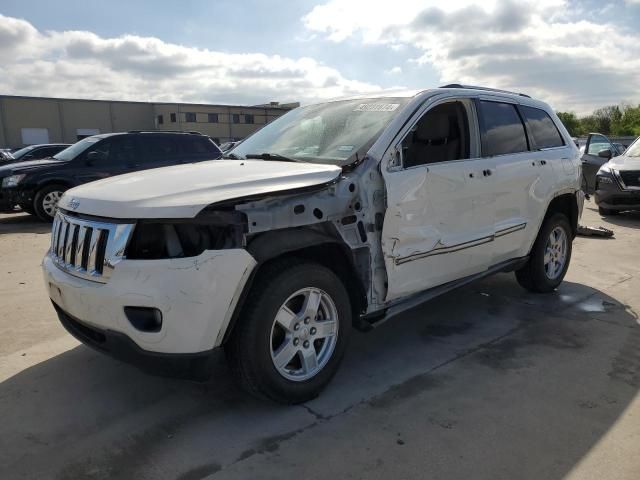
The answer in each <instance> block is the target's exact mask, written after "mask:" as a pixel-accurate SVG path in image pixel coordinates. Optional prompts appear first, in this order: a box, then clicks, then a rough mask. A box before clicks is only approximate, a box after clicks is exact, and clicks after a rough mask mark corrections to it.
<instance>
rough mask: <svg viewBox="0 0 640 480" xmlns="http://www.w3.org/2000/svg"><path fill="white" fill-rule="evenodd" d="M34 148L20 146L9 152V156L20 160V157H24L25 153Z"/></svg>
mask: <svg viewBox="0 0 640 480" xmlns="http://www.w3.org/2000/svg"><path fill="white" fill-rule="evenodd" d="M34 148H35V147H24V148H21V149H20V150H16V151H15V152H13V153H12V154H11V156H12V157H13V158H14V159H16V160H20V159H21V158H22V157H24V156H25V155H26V154H27V153H29V152H30V151H31V150H33V149H34Z"/></svg>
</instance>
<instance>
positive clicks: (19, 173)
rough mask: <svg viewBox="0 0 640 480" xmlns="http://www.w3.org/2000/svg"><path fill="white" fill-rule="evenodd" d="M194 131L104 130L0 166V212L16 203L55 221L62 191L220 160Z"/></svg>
mask: <svg viewBox="0 0 640 480" xmlns="http://www.w3.org/2000/svg"><path fill="white" fill-rule="evenodd" d="M221 156H222V152H221V151H220V149H219V148H218V147H217V146H216V144H215V143H214V142H213V141H212V140H211V139H210V138H209V137H207V136H205V135H202V134H200V133H198V132H142V131H133V132H126V133H107V134H102V135H94V136H92V137H87V138H85V139H83V140H80V141H79V142H78V143H75V144H74V145H71V146H70V147H69V148H67V149H65V150H62V151H61V152H59V153H57V154H55V155H54V156H53V157H51V158H47V159H43V160H34V161H28V162H18V163H12V164H10V165H6V166H0V182H1V187H0V212H5V213H6V212H16V211H18V210H17V209H16V207H20V208H21V209H22V210H24V211H26V212H28V213H31V214H35V215H37V216H38V217H39V218H40V219H42V220H44V221H51V220H52V219H53V216H54V213H55V209H56V205H57V203H58V200H59V199H60V197H61V196H62V194H63V192H64V191H65V190H68V189H69V188H72V187H75V186H76V185H81V184H83V183H88V182H92V181H94V180H100V179H101V178H106V177H111V176H114V175H120V174H123V173H129V172H135V171H137V170H145V169H148V168H157V167H165V166H169V165H177V164H181V163H191V162H201V161H203V160H214V159H217V158H220V157H221Z"/></svg>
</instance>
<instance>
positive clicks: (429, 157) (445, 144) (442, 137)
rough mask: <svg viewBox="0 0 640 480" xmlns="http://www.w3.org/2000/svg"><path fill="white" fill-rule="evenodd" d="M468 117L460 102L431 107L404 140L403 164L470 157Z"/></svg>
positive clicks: (412, 164) (411, 164) (421, 163)
mask: <svg viewBox="0 0 640 480" xmlns="http://www.w3.org/2000/svg"><path fill="white" fill-rule="evenodd" d="M469 143H470V140H469V119H468V117H467V111H466V109H465V108H464V105H463V104H462V103H461V102H448V103H443V104H441V105H437V106H436V107H434V108H432V109H431V110H429V111H428V112H427V113H425V114H424V116H423V117H422V118H421V119H420V120H419V121H418V123H417V124H416V125H415V126H414V128H413V129H412V130H411V132H410V133H409V134H408V135H407V136H406V137H405V139H404V140H403V141H402V159H403V166H404V168H409V167H415V166H417V165H424V164H427V163H438V162H447V161H450V160H461V159H465V158H469V151H470V148H469Z"/></svg>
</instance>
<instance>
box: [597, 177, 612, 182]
mask: <svg viewBox="0 0 640 480" xmlns="http://www.w3.org/2000/svg"><path fill="white" fill-rule="evenodd" d="M597 180H598V183H613V179H612V178H611V177H604V176H601V175H598V178H597Z"/></svg>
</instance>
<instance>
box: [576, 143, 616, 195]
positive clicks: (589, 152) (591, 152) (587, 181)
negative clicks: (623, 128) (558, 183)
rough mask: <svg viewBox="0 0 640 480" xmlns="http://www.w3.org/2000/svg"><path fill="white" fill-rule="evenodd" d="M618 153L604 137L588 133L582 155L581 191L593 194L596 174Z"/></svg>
mask: <svg viewBox="0 0 640 480" xmlns="http://www.w3.org/2000/svg"><path fill="white" fill-rule="evenodd" d="M616 155H618V151H617V150H616V148H615V147H614V146H613V144H612V143H611V140H609V139H608V138H607V137H606V136H604V135H602V134H601V133H590V134H589V137H587V144H586V145H585V147H584V154H583V155H582V190H583V191H584V192H585V193H594V192H595V189H596V173H598V170H600V167H601V166H602V165H604V164H605V163H607V162H608V161H609V160H610V159H611V157H615V156H616Z"/></svg>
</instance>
